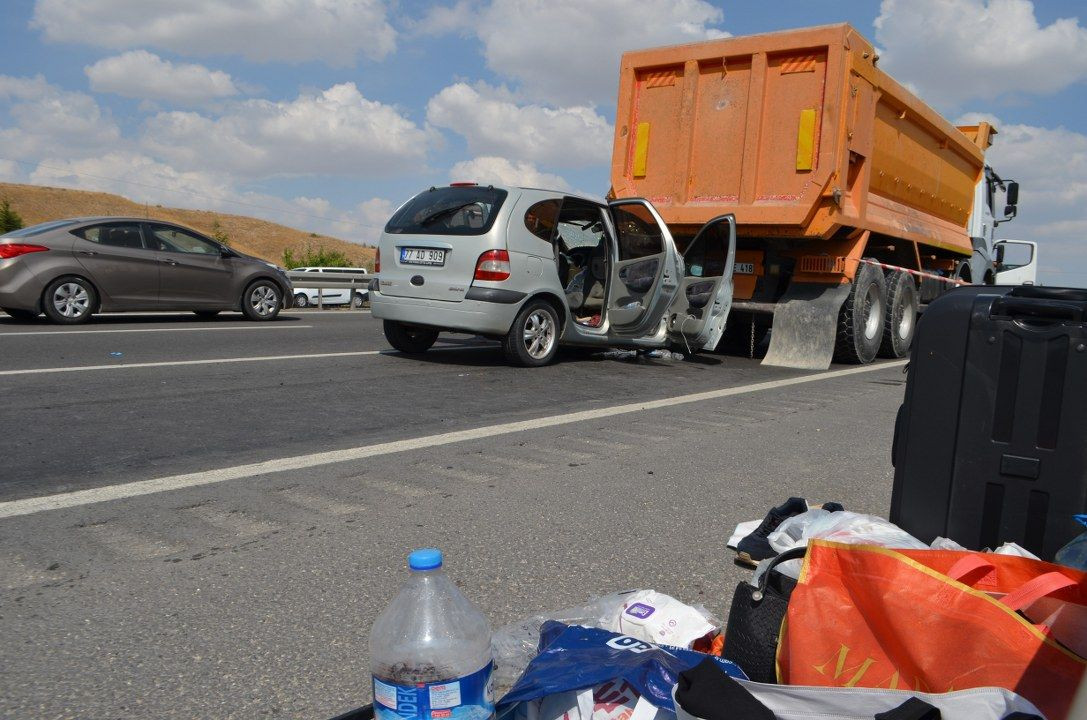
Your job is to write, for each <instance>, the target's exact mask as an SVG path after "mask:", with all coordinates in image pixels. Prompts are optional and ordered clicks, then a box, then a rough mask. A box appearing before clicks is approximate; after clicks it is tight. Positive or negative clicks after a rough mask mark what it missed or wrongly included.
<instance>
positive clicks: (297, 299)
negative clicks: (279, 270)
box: [294, 293, 309, 308]
mask: <svg viewBox="0 0 1087 720" xmlns="http://www.w3.org/2000/svg"><path fill="white" fill-rule="evenodd" d="M294 306H295V307H296V308H305V307H309V296H307V295H306V294H305V293H296V294H295V296H294Z"/></svg>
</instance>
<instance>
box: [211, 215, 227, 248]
mask: <svg viewBox="0 0 1087 720" xmlns="http://www.w3.org/2000/svg"><path fill="white" fill-rule="evenodd" d="M211 236H212V237H213V238H215V242H217V243H219V244H220V245H226V246H227V247H230V236H229V235H227V234H226V231H224V230H223V226H222V225H220V224H219V221H218V220H216V221H215V222H213V223H212V224H211Z"/></svg>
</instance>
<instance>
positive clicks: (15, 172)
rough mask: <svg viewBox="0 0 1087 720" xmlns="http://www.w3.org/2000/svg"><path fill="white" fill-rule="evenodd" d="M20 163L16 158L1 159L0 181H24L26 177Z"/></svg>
mask: <svg viewBox="0 0 1087 720" xmlns="http://www.w3.org/2000/svg"><path fill="white" fill-rule="evenodd" d="M23 175H24V174H23V171H22V169H21V168H20V167H19V163H17V162H15V161H14V160H0V181H3V182H23V180H24V179H25V178H24V176H23Z"/></svg>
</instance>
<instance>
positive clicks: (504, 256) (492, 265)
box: [475, 250, 510, 280]
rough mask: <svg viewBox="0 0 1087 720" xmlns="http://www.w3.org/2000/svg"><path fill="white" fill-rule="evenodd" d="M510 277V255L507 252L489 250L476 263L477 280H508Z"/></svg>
mask: <svg viewBox="0 0 1087 720" xmlns="http://www.w3.org/2000/svg"><path fill="white" fill-rule="evenodd" d="M509 276H510V254H509V253H508V252H506V251H505V250H488V251H487V252H485V253H483V254H482V255H480V256H479V260H478V261H477V262H476V276H475V279H476V280H506V279H507V278H509Z"/></svg>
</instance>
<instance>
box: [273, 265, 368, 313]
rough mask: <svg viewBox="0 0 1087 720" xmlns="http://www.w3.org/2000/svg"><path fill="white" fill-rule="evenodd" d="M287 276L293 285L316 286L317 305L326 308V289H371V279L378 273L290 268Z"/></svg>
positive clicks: (301, 286)
mask: <svg viewBox="0 0 1087 720" xmlns="http://www.w3.org/2000/svg"><path fill="white" fill-rule="evenodd" d="M287 277H288V278H289V279H290V281H291V285H293V286H294V287H300V288H314V289H316V290H317V307H318V309H322V310H323V309H324V307H325V303H324V293H323V292H322V291H324V290H344V289H348V288H350V289H356V290H369V287H370V281H371V280H375V279H376V278H377V275H375V274H372V273H330V272H299V271H297V270H288V271H287Z"/></svg>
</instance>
